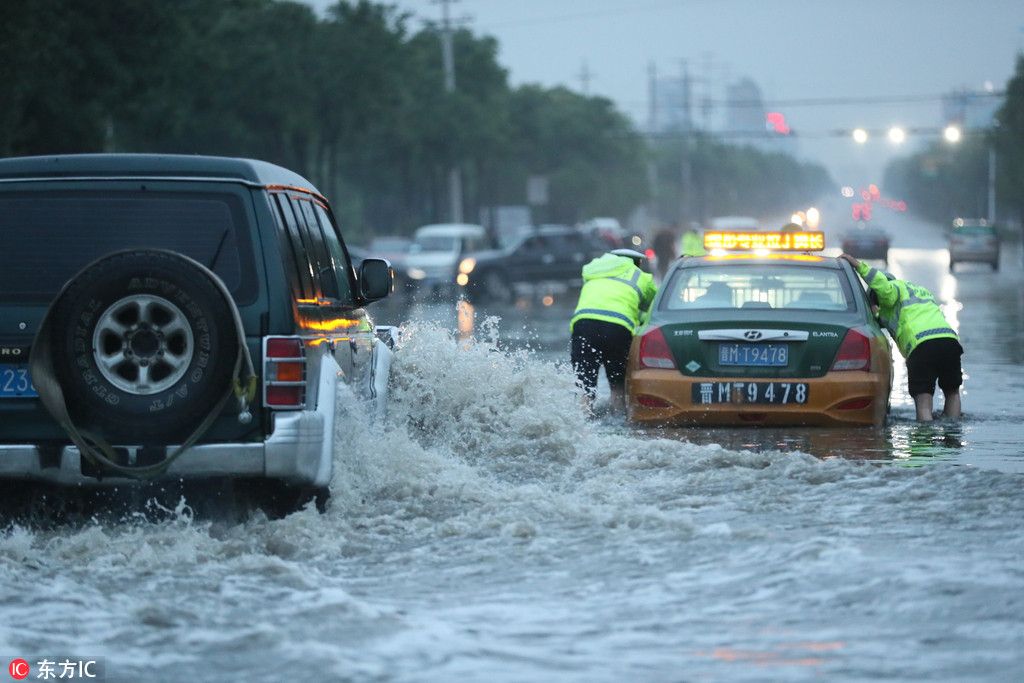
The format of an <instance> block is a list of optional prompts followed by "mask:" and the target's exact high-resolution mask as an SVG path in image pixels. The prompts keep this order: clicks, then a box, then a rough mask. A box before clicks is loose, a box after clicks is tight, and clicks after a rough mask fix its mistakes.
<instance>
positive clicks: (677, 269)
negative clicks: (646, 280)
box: [626, 233, 892, 426]
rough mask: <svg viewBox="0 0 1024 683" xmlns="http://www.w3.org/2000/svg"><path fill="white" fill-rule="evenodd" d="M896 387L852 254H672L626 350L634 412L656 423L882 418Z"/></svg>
mask: <svg viewBox="0 0 1024 683" xmlns="http://www.w3.org/2000/svg"><path fill="white" fill-rule="evenodd" d="M818 234H819V235H820V233H818ZM759 236H763V233H762V235H759ZM822 243H823V241H822ZM706 246H708V247H709V249H710V248H711V246H710V245H707V244H706ZM747 246H748V247H749V248H750V249H751V250H753V249H754V248H756V247H758V246H759V245H758V244H755V243H754V242H753V241H752V242H749V243H747ZM891 386H892V358H891V354H890V345H889V341H888V338H887V337H886V336H885V334H884V333H883V331H882V329H881V327H880V326H879V324H878V322H877V321H876V320H875V319H874V317H873V316H872V314H871V310H870V306H869V304H868V300H867V296H866V294H865V291H864V288H863V286H862V285H861V284H860V280H859V278H858V276H857V274H856V273H855V272H854V271H853V270H852V269H851V268H850V267H849V265H848V264H847V263H846V262H845V261H840V260H838V259H834V258H823V257H820V256H815V255H810V254H808V253H800V254H798V255H797V254H789V253H774V254H771V255H768V256H763V257H756V256H754V255H753V254H749V253H743V254H726V255H714V254H712V255H708V256H699V257H691V258H686V259H681V260H679V261H677V262H676V263H675V264H673V266H672V268H671V269H670V271H669V273H668V275H667V278H666V280H665V284H663V285H662V286H661V288H660V289H659V291H658V294H657V296H656V297H655V299H654V302H653V304H652V306H651V314H650V319H649V321H648V322H647V323H646V324H645V326H644V327H643V328H642V329H641V330H640V331H639V333H638V334H637V336H636V337H635V338H634V340H633V345H632V348H631V350H630V356H629V363H628V368H627V375H626V397H627V399H626V403H627V415H628V417H629V419H630V420H631V421H634V422H640V423H646V424H655V425H678V426H683V425H688V424H710V425H744V424H745V425H759V424H774V425H873V426H879V425H881V424H883V423H884V422H885V419H886V414H887V411H888V406H889V394H890V391H891Z"/></svg>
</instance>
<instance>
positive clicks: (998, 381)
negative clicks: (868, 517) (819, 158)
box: [398, 216, 1024, 472]
mask: <svg viewBox="0 0 1024 683" xmlns="http://www.w3.org/2000/svg"><path fill="white" fill-rule="evenodd" d="M890 220H891V221H892V224H891V227H890V231H891V232H892V233H893V234H894V237H893V248H892V250H891V251H890V257H889V263H888V266H887V267H888V269H889V270H890V271H892V272H893V273H894V274H895V275H897V276H898V277H900V278H905V279H908V280H911V281H913V282H916V283H918V284H921V285H923V286H925V287H927V288H928V289H930V290H931V291H932V293H933V294H935V296H936V299H937V300H938V301H939V302H940V304H941V305H942V308H943V311H944V313H945V314H946V316H947V318H948V319H949V320H950V322H951V323H952V324H953V326H954V328H955V329H957V331H958V334H959V335H960V337H961V342H962V344H963V346H964V349H965V355H964V357H963V359H962V362H963V370H964V386H963V389H962V391H963V411H964V414H963V416H962V419H960V420H957V421H955V422H948V421H943V420H937V421H936V422H934V423H933V424H931V425H922V424H919V423H918V422H917V421H916V420H915V419H914V404H913V400H912V399H911V398H910V396H909V394H908V393H907V376H906V365H905V362H904V359H903V358H902V357H901V356H900V354H899V353H898V352H897V351H896V350H895V349H894V350H893V361H894V379H893V395H892V411H891V413H890V416H889V421H888V424H887V425H886V427H885V428H884V429H881V430H873V429H863V428H852V429H840V428H811V427H808V428H803V429H791V428H788V429H775V428H771V427H751V428H729V429H714V428H684V429H640V428H630V427H628V426H627V425H623V429H624V431H625V432H627V433H632V434H636V435H637V436H640V437H644V436H650V437H652V438H671V439H678V440H680V441H688V442H691V443H698V444H704V445H722V446H724V447H727V448H730V449H754V450H759V449H772V450H783V451H801V452H804V453H809V454H812V455H815V456H817V457H820V458H831V457H843V458H848V459H853V460H888V459H896V460H901V461H906V462H910V463H918V464H920V463H923V462H925V461H926V460H927V459H929V458H931V459H935V460H936V462H939V461H941V462H943V463H947V464H955V465H969V466H978V467H986V468H993V469H998V470H1001V471H1004V472H1024V408H1022V407H1024V344H1022V343H1021V340H1022V339H1024V271H1022V268H1021V258H1020V251H1019V247H1018V245H1012V246H1011V245H1007V246H1006V247H1005V248H1004V249H1003V254H1002V267H1001V268H1000V271H999V272H993V271H991V269H990V268H989V267H988V266H987V265H983V264H961V265H960V266H958V268H957V271H956V273H955V274H953V273H950V272H949V267H948V266H949V263H948V254H947V251H946V237H945V235H944V234H943V232H942V231H941V229H940V228H939V226H934V225H930V224H927V223H922V222H920V221H917V220H915V219H914V218H913V217H907V216H897V217H895V218H891V219H890ZM831 243H832V242H831V241H827V244H831ZM825 253H826V254H827V255H838V254H839V253H840V252H839V250H838V248H832V247H830V248H829V249H828V250H827V251H826V252H825ZM878 266H879V267H882V265H881V264H878ZM574 306H575V299H574V294H573V293H572V292H559V291H555V292H550V293H549V294H548V296H546V297H545V296H534V297H521V298H520V299H519V301H517V302H516V304H515V305H513V306H502V307H479V308H474V307H472V306H469V305H466V304H462V305H461V306H454V305H449V304H441V303H437V302H433V303H416V304H413V305H412V306H411V307H403V308H402V309H400V312H399V313H398V315H399V317H402V316H406V317H408V316H411V317H412V318H414V319H427V320H434V321H446V322H442V324H449V325H451V326H452V328H453V329H459V330H460V332H461V336H464V337H465V336H472V335H474V334H476V333H477V332H476V330H475V329H474V326H475V325H482V324H484V321H488V322H487V324H488V326H489V329H490V330H492V331H489V332H488V334H490V335H492V336H494V335H495V334H496V335H497V338H498V339H499V340H500V344H501V346H502V348H508V349H526V350H529V351H532V352H535V353H536V354H537V355H538V357H542V358H545V359H549V360H551V361H552V362H556V363H557V362H568V355H569V352H568V348H569V329H568V320H569V318H570V317H571V316H572V310H573V307H574ZM602 379H603V378H602ZM602 392H604V393H603V394H602V395H605V394H606V393H607V385H605V384H602ZM941 407H942V394H941V392H939V391H938V390H936V398H935V408H936V411H939V410H941Z"/></svg>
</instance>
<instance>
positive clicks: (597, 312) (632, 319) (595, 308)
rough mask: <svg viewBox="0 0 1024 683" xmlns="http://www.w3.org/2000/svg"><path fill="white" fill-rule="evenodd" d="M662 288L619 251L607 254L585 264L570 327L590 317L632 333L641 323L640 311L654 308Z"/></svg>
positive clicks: (648, 274)
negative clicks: (614, 324) (617, 325)
mask: <svg viewBox="0 0 1024 683" xmlns="http://www.w3.org/2000/svg"><path fill="white" fill-rule="evenodd" d="M657 291H658V287H657V285H655V284H654V277H653V276H652V275H651V274H650V273H645V272H644V271H642V270H641V269H640V268H637V267H636V266H635V265H634V264H633V260H632V259H630V258H627V257H625V256H616V255H615V254H603V255H602V256H599V257H597V258H596V259H594V260H593V261H591V262H590V263H588V264H587V265H585V266H583V289H582V290H580V299H579V303H577V304H576V311H575V312H574V313H573V316H572V322H571V323H570V325H569V328H570V329H572V328H573V327H575V325H576V321H577V320H580V319H583V318H589V319H591V320H604V321H607V322H613V323H617V324H619V325H622V326H623V327H625V328H626V329H628V330H629V331H630V332H636V330H637V328H638V327H639V326H640V312H641V311H643V310H647V308H649V307H650V305H651V301H652V300H653V299H654V295H655V294H656V293H657Z"/></svg>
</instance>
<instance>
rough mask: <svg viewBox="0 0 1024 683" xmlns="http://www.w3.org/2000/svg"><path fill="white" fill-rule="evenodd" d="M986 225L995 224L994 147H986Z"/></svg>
mask: <svg viewBox="0 0 1024 683" xmlns="http://www.w3.org/2000/svg"><path fill="white" fill-rule="evenodd" d="M988 223H989V225H995V224H996V146H995V145H994V144H992V143H991V142H990V143H989V146H988Z"/></svg>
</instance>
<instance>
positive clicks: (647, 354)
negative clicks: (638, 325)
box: [640, 327, 676, 370]
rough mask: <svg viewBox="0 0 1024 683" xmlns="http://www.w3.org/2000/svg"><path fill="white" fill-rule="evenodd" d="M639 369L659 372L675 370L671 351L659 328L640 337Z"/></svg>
mask: <svg viewBox="0 0 1024 683" xmlns="http://www.w3.org/2000/svg"><path fill="white" fill-rule="evenodd" d="M640 367H644V368H658V369H659V370H675V369H676V362H675V360H674V359H673V358H672V351H671V350H670V349H669V348H668V342H667V341H665V334H664V333H663V332H662V331H661V328H660V327H655V328H654V329H652V330H650V331H648V332H647V333H646V334H644V335H643V336H642V337H640Z"/></svg>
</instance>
